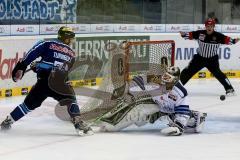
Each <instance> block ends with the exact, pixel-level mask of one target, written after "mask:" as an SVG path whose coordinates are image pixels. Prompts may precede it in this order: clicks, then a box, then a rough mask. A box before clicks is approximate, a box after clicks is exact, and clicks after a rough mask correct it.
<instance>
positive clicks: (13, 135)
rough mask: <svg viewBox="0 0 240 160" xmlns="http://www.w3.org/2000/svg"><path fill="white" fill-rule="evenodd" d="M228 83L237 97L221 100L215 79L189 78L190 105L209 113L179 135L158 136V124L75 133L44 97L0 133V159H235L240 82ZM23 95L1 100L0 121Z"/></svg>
mask: <svg viewBox="0 0 240 160" xmlns="http://www.w3.org/2000/svg"><path fill="white" fill-rule="evenodd" d="M230 81H231V82H232V84H233V86H234V88H235V90H236V94H237V95H236V96H233V97H227V98H226V100H225V101H220V99H219V96H220V95H221V94H223V93H224V89H223V87H222V86H221V85H220V83H219V82H217V81H216V80H191V81H190V82H189V83H188V84H187V85H186V88H187V89H188V92H189V99H190V107H191V109H194V110H199V111H202V112H207V113H208V117H207V119H206V125H205V129H204V131H203V133H201V134H185V135H183V136H178V137H166V136H163V135H161V134H160V131H159V130H160V129H161V128H162V127H164V125H163V124H160V122H158V123H155V124H154V125H146V126H144V127H141V128H137V127H135V126H132V127H130V128H128V129H126V130H124V131H122V132H117V133H100V132H97V133H95V135H93V136H86V137H78V136H76V134H75V130H74V128H73V126H72V125H71V124H70V123H67V122H64V121H61V120H59V119H58V118H56V116H55V115H54V106H55V104H56V102H55V101H54V100H52V99H47V100H46V101H45V102H44V103H43V105H42V107H40V108H38V109H36V110H35V111H34V112H32V113H30V114H28V115H27V116H26V117H24V118H23V119H21V120H20V121H18V122H17V123H15V124H14V125H13V128H12V130H10V131H9V132H0V160H20V159H22V160H160V159H162V160H239V159H240V105H239V103H240V80H239V79H230ZM23 99H24V97H13V98H5V99H1V100H0V120H1V121H2V120H3V119H4V118H5V117H6V115H7V114H8V113H9V112H10V111H12V109H13V108H15V107H16V106H17V105H18V104H19V103H22V101H23ZM80 99H82V100H81V103H85V102H86V101H87V99H86V98H84V97H82V98H81V97H80Z"/></svg>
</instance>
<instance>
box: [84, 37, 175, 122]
mask: <svg viewBox="0 0 240 160" xmlns="http://www.w3.org/2000/svg"><path fill="white" fill-rule="evenodd" d="M105 49H106V50H107V51H108V52H109V59H108V61H107V62H106V64H105V66H104V69H103V79H102V83H101V84H100V86H99V88H98V89H97V90H96V92H95V93H94V94H93V96H91V97H94V98H90V100H89V101H88V102H87V103H86V104H85V105H84V106H83V107H82V108H81V115H82V117H83V119H84V120H86V121H90V122H91V121H93V120H96V118H97V117H101V116H102V115H104V114H106V113H108V112H111V113H114V112H116V111H117V110H118V109H119V108H118V107H116V106H119V104H122V103H129V104H133V103H134V104H136V102H137V101H139V100H140V101H141V99H144V97H147V96H146V95H148V93H145V92H136V94H137V96H135V95H134V97H135V98H134V99H133V96H129V95H128V94H127V93H129V90H130V89H131V88H134V85H132V84H131V83H130V82H131V78H132V77H133V76H137V75H149V77H151V78H155V79H158V78H159V76H161V75H162V74H163V73H164V72H165V70H166V68H167V67H168V66H173V65H174V51H175V43H174V41H172V40H169V41H140V42H121V43H114V42H109V43H107V44H106V45H105ZM163 88H164V87H163ZM162 92H164V91H162ZM126 95H128V96H126ZM136 97H138V98H137V99H136ZM134 101H135V102H134ZM145 102H146V101H145Z"/></svg>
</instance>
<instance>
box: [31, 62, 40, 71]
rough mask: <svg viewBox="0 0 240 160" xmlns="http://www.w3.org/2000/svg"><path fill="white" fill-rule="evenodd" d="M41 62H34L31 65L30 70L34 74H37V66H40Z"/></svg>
mask: <svg viewBox="0 0 240 160" xmlns="http://www.w3.org/2000/svg"><path fill="white" fill-rule="evenodd" d="M38 64H39V62H38V61H35V62H32V63H31V64H30V68H31V70H32V71H33V72H35V73H37V66H38Z"/></svg>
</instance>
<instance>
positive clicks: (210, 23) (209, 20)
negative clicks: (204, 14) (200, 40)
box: [205, 18, 216, 27]
mask: <svg viewBox="0 0 240 160" xmlns="http://www.w3.org/2000/svg"><path fill="white" fill-rule="evenodd" d="M215 24H216V22H215V20H214V19H212V18H208V19H207V20H206V21H205V27H206V26H209V25H211V26H215Z"/></svg>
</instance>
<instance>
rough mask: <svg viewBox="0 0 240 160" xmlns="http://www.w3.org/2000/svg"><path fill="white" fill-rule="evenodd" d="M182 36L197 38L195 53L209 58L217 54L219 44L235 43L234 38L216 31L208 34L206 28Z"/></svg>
mask: <svg viewBox="0 0 240 160" xmlns="http://www.w3.org/2000/svg"><path fill="white" fill-rule="evenodd" d="M182 37H183V38H185V39H190V40H192V39H195V40H197V41H198V44H199V48H198V50H197V53H198V54H199V55H200V56H202V57H205V58H211V57H213V56H215V55H217V54H218V53H217V52H218V48H219V47H220V45H221V44H235V39H232V38H230V37H228V36H225V35H224V34H222V33H219V32H216V31H214V32H213V33H212V34H211V35H208V34H207V31H206V30H198V31H193V32H188V33H185V35H183V36H182Z"/></svg>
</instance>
